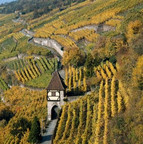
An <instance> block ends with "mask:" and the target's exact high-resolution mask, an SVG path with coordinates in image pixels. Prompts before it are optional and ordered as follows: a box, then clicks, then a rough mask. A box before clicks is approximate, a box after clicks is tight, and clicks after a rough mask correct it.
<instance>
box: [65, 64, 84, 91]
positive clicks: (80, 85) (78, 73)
mask: <svg viewBox="0 0 143 144" xmlns="http://www.w3.org/2000/svg"><path fill="white" fill-rule="evenodd" d="M85 73H86V68H85V67H84V68H82V67H80V68H79V69H78V68H74V67H71V66H69V67H68V68H67V69H65V84H66V86H67V91H69V92H70V91H76V92H78V91H79V92H81V91H83V92H86V91H87V83H86V74H85Z"/></svg>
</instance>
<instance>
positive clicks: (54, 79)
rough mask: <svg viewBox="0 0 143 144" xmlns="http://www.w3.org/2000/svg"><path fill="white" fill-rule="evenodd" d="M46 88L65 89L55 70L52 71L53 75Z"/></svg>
mask: <svg viewBox="0 0 143 144" xmlns="http://www.w3.org/2000/svg"><path fill="white" fill-rule="evenodd" d="M47 90H65V85H64V83H63V81H62V78H61V77H60V75H59V73H58V72H57V71H55V72H54V73H53V77H52V79H51V81H50V83H49V85H48V87H47Z"/></svg>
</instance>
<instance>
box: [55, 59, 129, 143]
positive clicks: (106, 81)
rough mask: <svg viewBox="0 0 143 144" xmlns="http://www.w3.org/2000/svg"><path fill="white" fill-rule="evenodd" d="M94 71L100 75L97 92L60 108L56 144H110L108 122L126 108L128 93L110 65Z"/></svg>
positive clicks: (108, 63)
mask: <svg viewBox="0 0 143 144" xmlns="http://www.w3.org/2000/svg"><path fill="white" fill-rule="evenodd" d="M95 69H98V71H97V70H95V73H96V75H97V77H99V75H100V74H101V76H100V84H99V90H98V91H95V92H93V93H92V94H90V95H87V96H85V97H84V98H81V99H79V100H77V101H75V102H72V103H67V104H66V105H64V106H63V108H62V114H61V117H60V120H59V123H58V127H57V131H56V135H55V138H54V143H55V144H56V143H59V144H65V143H68V144H72V143H75V144H79V143H82V144H87V143H89V144H93V143H96V144H98V143H99V142H100V143H101V142H102V143H104V144H107V143H110V142H109V141H108V129H109V122H110V120H111V119H112V118H113V117H115V116H116V115H117V114H119V113H122V112H124V111H125V109H127V108H128V103H129V102H128V94H127V93H126V90H125V89H124V86H123V84H122V82H121V81H119V80H118V79H117V78H116V71H117V69H115V68H114V66H113V65H112V64H111V63H110V62H108V61H107V62H106V64H104V65H103V67H102V68H101V65H100V66H98V68H95ZM103 71H104V72H103ZM99 73H100V74H99ZM105 75H106V76H105Z"/></svg>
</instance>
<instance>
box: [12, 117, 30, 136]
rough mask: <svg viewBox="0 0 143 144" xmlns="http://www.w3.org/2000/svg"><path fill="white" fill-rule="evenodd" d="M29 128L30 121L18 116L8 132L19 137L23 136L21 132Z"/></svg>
mask: <svg viewBox="0 0 143 144" xmlns="http://www.w3.org/2000/svg"><path fill="white" fill-rule="evenodd" d="M28 128H30V123H29V122H28V120H27V119H25V118H20V119H18V120H17V122H15V123H14V124H13V126H12V129H11V130H10V133H11V134H12V135H13V136H17V137H18V138H19V139H21V137H22V136H23V134H24V133H25V132H26V131H27V129H28Z"/></svg>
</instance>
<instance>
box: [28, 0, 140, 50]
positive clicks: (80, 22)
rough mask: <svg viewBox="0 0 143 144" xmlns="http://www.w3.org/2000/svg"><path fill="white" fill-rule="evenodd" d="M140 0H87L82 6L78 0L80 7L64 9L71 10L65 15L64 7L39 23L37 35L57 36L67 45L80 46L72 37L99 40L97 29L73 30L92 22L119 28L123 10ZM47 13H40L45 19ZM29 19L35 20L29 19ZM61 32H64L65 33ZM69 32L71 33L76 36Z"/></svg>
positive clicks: (71, 46) (76, 39)
mask: <svg viewBox="0 0 143 144" xmlns="http://www.w3.org/2000/svg"><path fill="white" fill-rule="evenodd" d="M138 2H139V1H134V0H132V1H129V0H126V2H124V1H123V0H120V2H119V1H117V0H110V1H106V2H103V1H98V2H96V3H91V2H89V1H87V2H84V3H83V5H85V6H84V7H81V4H79V8H78V9H75V10H74V11H70V8H69V9H67V10H64V11H65V12H66V11H69V12H68V13H66V14H64V15H63V13H64V11H62V12H60V13H57V14H55V15H54V16H51V17H50V16H49V17H48V20H49V21H50V22H49V23H46V21H48V20H45V23H46V24H44V25H42V26H40V28H35V29H34V30H35V32H36V34H35V37H43V38H51V39H55V40H56V41H57V42H59V43H60V44H61V45H62V46H63V47H65V48H73V47H77V45H76V44H75V42H73V41H72V40H73V39H74V40H75V41H76V42H78V41H79V40H80V39H83V38H85V39H86V40H87V41H89V42H96V39H97V38H98V37H99V34H98V33H96V32H95V31H94V30H90V29H83V30H80V31H77V32H71V31H72V30H76V29H78V28H81V27H84V26H89V25H96V26H97V27H98V26H99V27H100V24H103V25H105V26H111V27H112V28H117V32H118V31H119V30H120V29H121V27H122V26H121V24H122V21H124V16H123V15H122V13H126V11H127V10H128V9H129V8H130V9H131V8H133V7H134V6H135V5H137V3H138ZM142 2H143V1H142V0H140V3H142ZM125 3H126V5H125ZM74 7H75V6H74ZM74 7H73V9H74ZM76 7H78V6H76ZM59 15H60V16H59ZM58 16H59V18H58V19H55V17H58ZM45 17H46V15H45V16H43V18H42V17H41V19H42V20H43V21H44V18H45ZM53 19H54V20H53ZM37 20H38V19H37ZM35 21H36V20H35ZM43 21H42V23H43ZM29 23H30V24H32V23H33V22H31V21H29ZM37 26H38V24H37ZM34 27H35V26H33V25H31V26H30V28H34ZM99 33H100V31H99ZM60 35H62V37H61V36H60ZM67 36H70V37H71V38H73V39H71V38H69V37H67Z"/></svg>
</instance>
